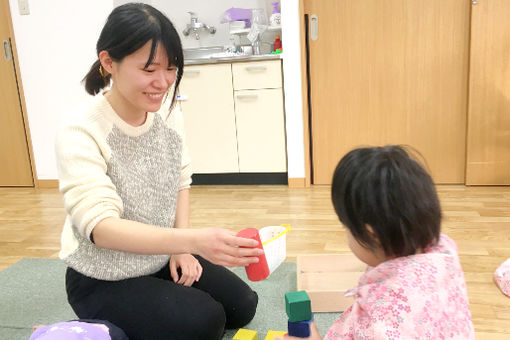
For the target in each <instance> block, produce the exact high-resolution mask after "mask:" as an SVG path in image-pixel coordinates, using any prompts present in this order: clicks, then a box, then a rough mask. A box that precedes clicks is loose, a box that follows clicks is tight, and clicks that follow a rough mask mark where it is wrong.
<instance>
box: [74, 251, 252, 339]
mask: <svg viewBox="0 0 510 340" xmlns="http://www.w3.org/2000/svg"><path fill="white" fill-rule="evenodd" d="M197 259H198V260H199V262H200V264H201V265H202V268H203V272H202V276H201V277H200V280H199V281H198V282H195V283H194V284H193V285H192V286H191V287H185V286H183V285H180V284H176V283H174V282H173V281H172V278H171V276H170V269H169V266H168V265H166V266H164V267H163V268H162V269H161V270H160V271H159V272H157V273H155V274H152V275H149V276H142V277H137V278H132V279H126V280H120V281H102V280H96V279H93V278H90V277H88V276H85V275H82V274H80V273H78V272H77V271H75V270H73V269H72V268H67V272H66V290H67V299H68V301H69V303H70V305H71V307H72V308H73V310H74V312H75V313H76V315H78V317H79V318H82V319H100V320H108V321H110V322H112V323H114V324H115V325H117V326H118V327H120V328H121V329H123V330H124V332H126V334H127V336H128V337H129V339H130V340H141V339H147V340H157V339H172V340H173V339H176V340H177V339H183V340H195V339H196V340H202V339H203V340H215V339H221V337H222V335H223V332H224V329H225V328H239V327H243V326H244V325H246V324H247V323H248V322H250V321H251V319H253V316H254V315H255V311H256V309H257V303H258V296H257V293H256V292H254V291H253V290H252V289H251V288H250V287H249V286H248V285H247V284H246V283H245V282H243V281H242V280H241V279H240V278H239V277H237V276H236V275H235V274H234V273H232V272H231V271H230V270H228V269H226V268H224V267H222V266H217V265H214V264H212V263H210V262H208V261H206V260H204V259H202V258H200V257H198V256H197Z"/></svg>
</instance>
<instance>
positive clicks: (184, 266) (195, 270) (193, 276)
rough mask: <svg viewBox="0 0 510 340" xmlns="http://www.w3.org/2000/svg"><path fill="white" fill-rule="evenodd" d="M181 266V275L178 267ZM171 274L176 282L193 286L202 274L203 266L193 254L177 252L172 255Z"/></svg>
mask: <svg viewBox="0 0 510 340" xmlns="http://www.w3.org/2000/svg"><path fill="white" fill-rule="evenodd" d="M178 268H181V277H179V273H178V272H177V269H178ZM170 275H171V276H172V279H173V280H174V282H175V283H178V284H182V285H184V286H187V287H191V285H192V284H193V283H195V282H196V281H198V280H199V279H200V276H202V266H201V265H200V263H199V262H198V260H197V259H196V258H195V257H194V256H193V255H191V254H177V255H172V256H171V257H170Z"/></svg>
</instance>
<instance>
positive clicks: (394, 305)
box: [324, 235, 475, 340]
mask: <svg viewBox="0 0 510 340" xmlns="http://www.w3.org/2000/svg"><path fill="white" fill-rule="evenodd" d="M355 292H356V294H355V302H354V304H353V305H352V306H351V307H349V308H348V309H347V310H346V311H345V312H344V313H343V314H342V315H341V316H340V317H339V318H338V320H337V321H336V322H335V323H334V324H333V326H332V327H331V329H330V330H329V331H328V333H327V334H326V336H325V338H324V339H325V340H333V339H335V340H336V339H365V340H370V339H388V340H395V339H423V340H425V339H429V340H436V339H475V335H474V329H473V323H472V321H471V313H470V311H469V302H468V298H467V291H466V282H465V279H464V274H463V272H462V268H461V266H460V262H459V258H458V255H457V246H456V244H455V242H454V241H453V240H451V239H450V238H448V237H447V236H446V235H441V239H440V242H439V244H438V245H437V246H435V247H433V248H431V249H429V250H428V251H427V252H426V253H423V254H417V255H412V256H406V257H399V258H395V259H392V260H389V261H386V262H383V263H381V264H379V265H378V266H377V267H374V268H369V269H367V271H366V273H365V274H363V276H362V277H361V278H360V280H359V283H358V287H357V288H356V289H355Z"/></svg>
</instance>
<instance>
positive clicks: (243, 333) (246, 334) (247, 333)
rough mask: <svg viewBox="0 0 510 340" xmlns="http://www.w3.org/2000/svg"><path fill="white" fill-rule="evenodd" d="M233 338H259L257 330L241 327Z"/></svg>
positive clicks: (241, 339) (243, 339) (252, 339)
mask: <svg viewBox="0 0 510 340" xmlns="http://www.w3.org/2000/svg"><path fill="white" fill-rule="evenodd" d="M232 340H259V337H258V335H257V331H252V330H251V329H244V328H239V330H238V331H237V333H236V334H235V335H234V337H233V338H232Z"/></svg>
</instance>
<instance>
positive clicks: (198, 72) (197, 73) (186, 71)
mask: <svg viewBox="0 0 510 340" xmlns="http://www.w3.org/2000/svg"><path fill="white" fill-rule="evenodd" d="M184 74H189V75H197V76H198V75H199V74H200V70H184Z"/></svg>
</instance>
